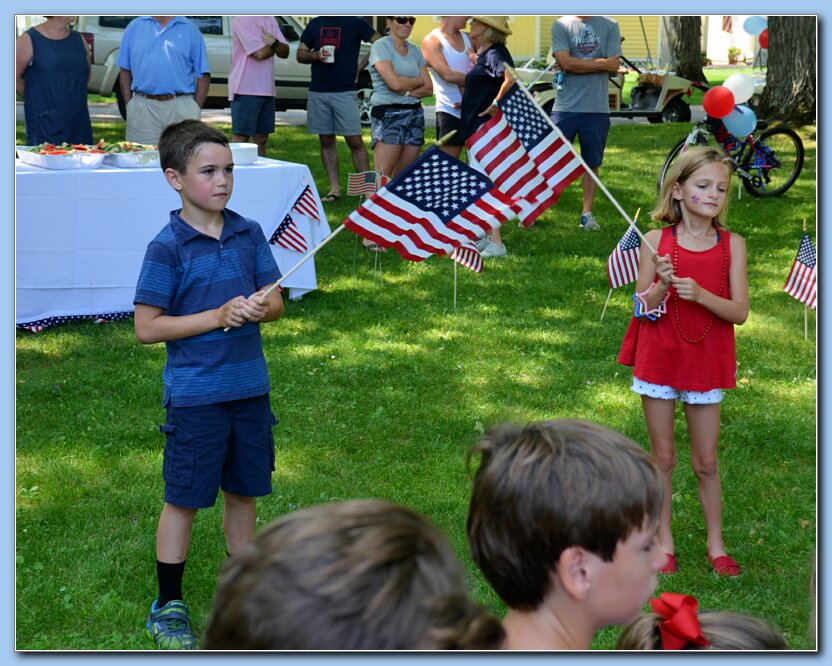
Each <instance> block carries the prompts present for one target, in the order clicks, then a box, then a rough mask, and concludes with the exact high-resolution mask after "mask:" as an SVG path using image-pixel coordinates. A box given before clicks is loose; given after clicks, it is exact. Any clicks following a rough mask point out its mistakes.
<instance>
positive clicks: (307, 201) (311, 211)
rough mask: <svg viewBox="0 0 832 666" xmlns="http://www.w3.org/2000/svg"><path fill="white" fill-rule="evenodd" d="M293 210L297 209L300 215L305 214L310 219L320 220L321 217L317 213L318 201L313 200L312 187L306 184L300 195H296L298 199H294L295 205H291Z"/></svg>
mask: <svg viewBox="0 0 832 666" xmlns="http://www.w3.org/2000/svg"><path fill="white" fill-rule="evenodd" d="M292 210H293V211H297V212H298V213H300V214H301V215H305V216H306V217H308V218H309V219H310V220H315V222H320V220H321V217H320V214H319V213H318V202H317V201H315V195H314V194H312V188H311V187H309V185H307V186H306V187H305V188H304V189H303V192H302V193H301V195H300V196H299V197H298V200H297V201H295V205H294V206H292Z"/></svg>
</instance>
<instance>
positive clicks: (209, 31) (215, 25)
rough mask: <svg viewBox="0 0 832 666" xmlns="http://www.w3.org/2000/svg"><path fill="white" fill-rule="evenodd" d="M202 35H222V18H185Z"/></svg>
mask: <svg viewBox="0 0 832 666" xmlns="http://www.w3.org/2000/svg"><path fill="white" fill-rule="evenodd" d="M185 18H187V19H189V20H190V21H191V22H192V23H193V24H194V25H195V26H196V27H197V28H199V31H200V32H201V33H202V34H203V35H221V34H222V16H186V17H185Z"/></svg>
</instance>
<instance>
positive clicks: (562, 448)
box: [468, 420, 664, 610]
mask: <svg viewBox="0 0 832 666" xmlns="http://www.w3.org/2000/svg"><path fill="white" fill-rule="evenodd" d="M477 455H479V458H480V464H479V468H478V469H477V472H476V475H475V477H474V484H473V489H472V493H471V504H470V507H469V512H468V543H469V545H470V548H471V554H472V556H473V558H474V561H475V562H476V563H477V565H478V566H479V568H480V569H481V570H482V572H483V574H484V575H485V577H486V579H487V580H488V582H489V583H491V585H492V587H493V588H494V590H495V591H496V592H497V594H498V595H499V596H500V598H501V599H502V600H503V601H504V602H505V603H506V605H507V606H509V607H510V608H516V609H519V610H533V609H535V608H537V607H538V606H539V605H540V604H541V602H543V600H544V599H545V598H546V596H547V595H548V593H549V592H550V587H551V581H552V576H551V572H552V570H553V569H554V568H555V566H556V564H557V562H558V560H559V558H560V556H561V554H562V553H563V551H564V550H566V549H567V548H570V547H573V546H580V547H582V548H584V549H586V550H588V551H590V552H592V553H595V554H596V555H598V556H599V557H601V558H602V559H603V560H604V561H607V562H608V561H611V560H612V559H613V555H614V554H615V550H616V547H617V545H618V543H619V542H620V541H622V540H624V539H626V538H627V537H628V536H629V535H630V533H631V532H632V531H633V530H637V529H641V528H643V527H645V525H650V524H655V523H656V522H657V521H658V516H659V511H660V509H661V504H662V498H663V496H664V490H663V485H662V480H661V476H660V474H659V469H658V467H657V466H656V463H655V462H654V461H653V459H652V458H651V457H650V456H649V455H648V454H647V452H645V451H644V450H643V449H642V448H641V447H640V446H638V445H637V444H636V443H635V442H633V441H632V440H630V439H629V438H627V437H625V436H624V435H622V434H620V433H618V432H615V431H614V430H610V429H609V428H605V427H603V426H600V425H596V424H594V423H588V422H585V421H570V420H561V421H541V422H538V423H531V424H529V425H527V426H526V427H525V428H521V427H519V426H515V425H511V424H505V423H504V424H498V425H495V426H493V427H491V428H489V429H488V431H487V432H486V433H485V435H484V436H483V437H482V439H481V440H480V442H479V444H478V445H477V446H476V447H475V448H474V449H473V451H472V452H471V455H470V456H469V464H470V461H471V458H472V457H474V456H477Z"/></svg>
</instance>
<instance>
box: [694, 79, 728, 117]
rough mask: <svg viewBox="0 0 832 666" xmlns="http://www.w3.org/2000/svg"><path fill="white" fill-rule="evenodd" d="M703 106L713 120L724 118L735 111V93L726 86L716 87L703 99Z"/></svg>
mask: <svg viewBox="0 0 832 666" xmlns="http://www.w3.org/2000/svg"><path fill="white" fill-rule="evenodd" d="M702 106H703V108H704V109H705V113H707V114H708V115H709V116H711V117H712V118H724V117H725V116H727V115H728V114H729V113H731V111H733V110H734V93H732V92H731V91H730V90H728V88H726V87H725V86H714V87H713V88H711V89H710V90H708V91H707V92H706V93H705V95H704V96H703V97H702Z"/></svg>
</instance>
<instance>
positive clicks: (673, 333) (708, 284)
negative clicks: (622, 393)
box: [618, 227, 737, 391]
mask: <svg viewBox="0 0 832 666" xmlns="http://www.w3.org/2000/svg"><path fill="white" fill-rule="evenodd" d="M719 237H720V242H718V243H717V244H716V245H715V246H714V247H712V248H710V249H709V250H705V251H702V252H696V251H693V250H687V249H685V248H683V247H682V246H681V245H680V246H679V255H678V265H677V266H676V267H675V270H676V274H677V275H678V276H679V277H692V278H693V279H694V280H696V282H697V283H698V284H699V286H700V287H702V288H703V289H707V290H708V291H710V292H712V293H714V294H717V295H718V296H721V297H723V298H730V284H729V283H728V271H729V269H730V266H731V234H730V233H729V232H727V231H720V232H719ZM723 244H724V245H725V250H724V252H725V254H723ZM658 253H659V255H663V254H668V255H670V256H671V257H672V256H673V228H672V227H666V228H665V229H663V230H662V237H661V241H660V242H659V249H658ZM726 257H727V265H726V266H725V272H726V275H725V285H724V286H723V288H722V293H718V291H719V287H720V282H721V281H722V273H723V262H724V261H725V260H726ZM656 280H658V276H657V278H656ZM668 293H669V294H670V297H669V299H668V301H667V313H665V314H664V315H662V316H661V317H659V318H658V319H657V320H656V321H650V320H649V319H647V318H646V317H633V319H632V321H630V325H629V327H628V328H627V333H626V334H625V335H624V341H623V342H622V344H621V351H620V352H619V354H618V362H619V363H621V364H623V365H629V366H632V367H633V376H634V377H638V378H639V379H641V380H642V381H645V382H650V383H651V384H662V385H665V386H672V387H673V388H675V389H677V390H679V391H710V390H711V389H715V388H735V387H736V385H737V353H736V345H735V341H734V325H733V324H732V323H730V322H727V321H725V320H724V319H720V318H719V317H714V319H713V324H712V325H711V329H710V331H708V334H707V335H706V336H705V338H704V339H703V340H701V341H700V342H698V343H692V342H689V341H688V340H697V339H698V338H699V337H700V336H701V335H702V334H703V333H704V332H705V330H706V329H707V327H708V323H709V322H710V321H711V316H712V313H711V311H710V310H708V309H707V308H705V307H703V306H701V305H699V304H698V303H692V302H691V301H684V300H682V299H680V298H679V297H678V295H677V294H676V291H675V290H674V289H673V287H671V288H670V289H669V291H668ZM677 305H678V308H679V310H678V312H679V321H678V323H677V321H676V307H677ZM679 326H681V328H682V331H684V334H685V336H686V337H687V338H688V340H685V338H684V337H683V336H682V334H681V333H680V332H679Z"/></svg>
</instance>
